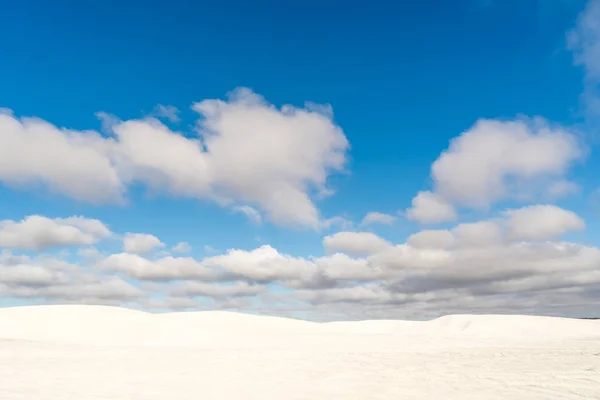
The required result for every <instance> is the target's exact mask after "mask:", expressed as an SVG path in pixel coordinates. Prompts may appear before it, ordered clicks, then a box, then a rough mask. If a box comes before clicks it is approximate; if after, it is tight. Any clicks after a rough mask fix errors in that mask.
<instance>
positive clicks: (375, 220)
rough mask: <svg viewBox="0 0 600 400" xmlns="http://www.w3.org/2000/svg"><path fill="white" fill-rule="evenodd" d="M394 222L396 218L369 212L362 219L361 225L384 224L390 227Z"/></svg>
mask: <svg viewBox="0 0 600 400" xmlns="http://www.w3.org/2000/svg"><path fill="white" fill-rule="evenodd" d="M395 221H396V217H394V216H393V215H389V214H384V213H380V212H376V211H373V212H369V213H367V215H365V217H364V218H363V219H362V222H361V225H370V224H384V225H392V224H393V223H394V222H395Z"/></svg>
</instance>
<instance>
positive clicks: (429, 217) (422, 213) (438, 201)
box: [406, 191, 457, 224]
mask: <svg viewBox="0 0 600 400" xmlns="http://www.w3.org/2000/svg"><path fill="white" fill-rule="evenodd" d="M406 218H408V219H409V220H414V221H418V222H421V223H423V224H437V223H440V222H447V221H454V220H455V219H456V218H457V216H456V210H455V209H454V206H453V205H452V204H450V203H448V202H447V201H446V200H444V199H443V198H442V197H441V196H439V195H438V194H436V193H432V192H429V191H424V192H419V193H418V194H417V195H416V196H415V198H413V200H412V207H411V208H409V209H407V210H406Z"/></svg>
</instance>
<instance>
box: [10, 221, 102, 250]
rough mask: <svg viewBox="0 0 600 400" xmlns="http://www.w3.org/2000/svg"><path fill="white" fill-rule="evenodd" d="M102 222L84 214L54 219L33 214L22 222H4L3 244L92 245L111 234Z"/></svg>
mask: <svg viewBox="0 0 600 400" xmlns="http://www.w3.org/2000/svg"><path fill="white" fill-rule="evenodd" d="M110 234H111V232H110V230H109V229H108V227H106V225H104V224H103V223H102V222H100V221H98V220H95V219H87V218H83V217H70V218H56V219H50V218H46V217H42V216H39V215H31V216H29V217H26V218H25V219H23V220H22V221H19V222H17V221H13V220H4V221H0V247H7V248H17V249H29V250H44V249H48V248H52V247H58V246H75V245H90V244H94V243H97V242H98V241H100V240H101V239H103V238H105V237H108V236H109V235H110Z"/></svg>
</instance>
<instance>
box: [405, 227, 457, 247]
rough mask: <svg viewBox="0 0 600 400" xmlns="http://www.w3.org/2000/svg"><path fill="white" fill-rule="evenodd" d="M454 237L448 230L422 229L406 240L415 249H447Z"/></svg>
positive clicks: (452, 242)
mask: <svg viewBox="0 0 600 400" xmlns="http://www.w3.org/2000/svg"><path fill="white" fill-rule="evenodd" d="M454 241H455V237H454V235H453V234H452V232H450V231H449V230H445V229H439V230H423V231H420V232H417V233H415V234H414V235H411V236H410V237H409V238H408V240H407V241H406V242H407V243H408V244H409V245H410V246H412V247H414V248H417V249H447V248H449V247H452V245H453V244H454Z"/></svg>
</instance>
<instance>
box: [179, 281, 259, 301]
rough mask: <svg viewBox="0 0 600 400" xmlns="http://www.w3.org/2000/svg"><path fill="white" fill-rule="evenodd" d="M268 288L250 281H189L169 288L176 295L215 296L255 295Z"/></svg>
mask: <svg viewBox="0 0 600 400" xmlns="http://www.w3.org/2000/svg"><path fill="white" fill-rule="evenodd" d="M266 291H267V288H266V287H265V286H262V285H252V284H249V283H248V282H232V283H229V284H214V283H204V282H194V281H188V282H183V283H181V284H178V285H177V286H175V287H173V288H172V289H171V290H169V293H170V294H171V295H173V296H175V297H178V296H180V297H184V296H206V297H213V298H223V297H243V296H255V295H257V294H259V293H264V292H266Z"/></svg>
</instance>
